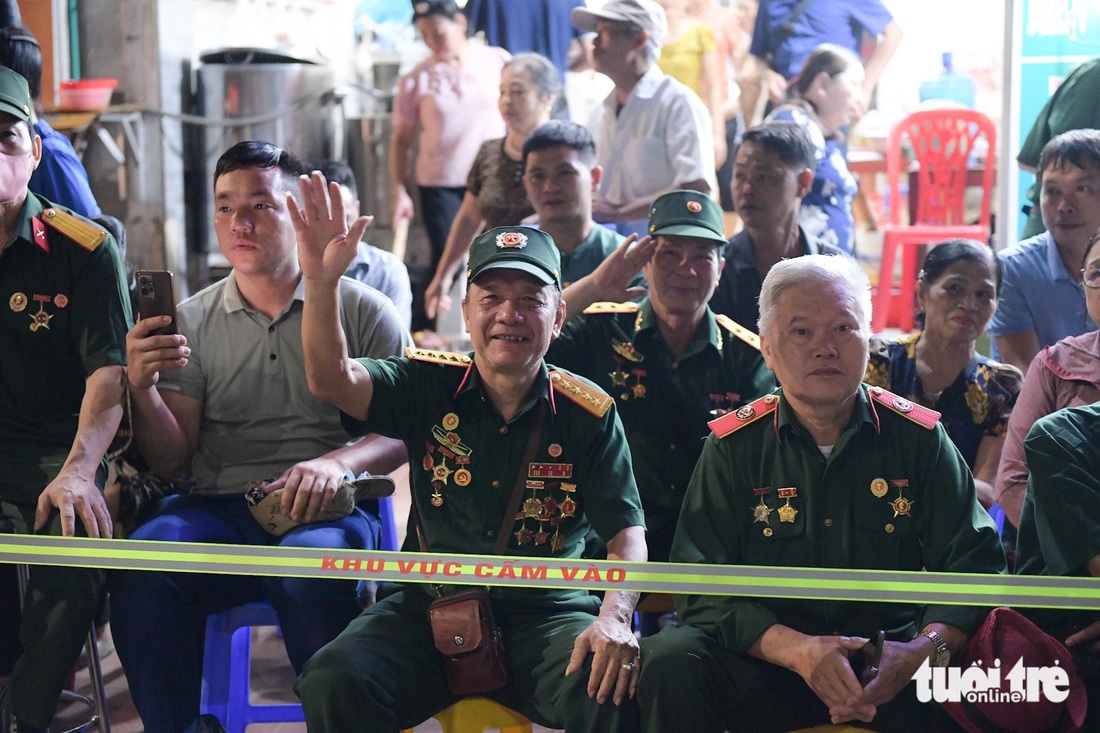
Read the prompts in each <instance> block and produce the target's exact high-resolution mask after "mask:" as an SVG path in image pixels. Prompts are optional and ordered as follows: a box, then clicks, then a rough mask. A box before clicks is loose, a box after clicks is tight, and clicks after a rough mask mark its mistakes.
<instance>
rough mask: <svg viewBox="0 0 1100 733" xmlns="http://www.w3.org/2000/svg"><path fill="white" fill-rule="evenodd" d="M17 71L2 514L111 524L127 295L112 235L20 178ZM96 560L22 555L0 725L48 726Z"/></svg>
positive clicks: (33, 141) (24, 145) (57, 528)
mask: <svg viewBox="0 0 1100 733" xmlns="http://www.w3.org/2000/svg"><path fill="white" fill-rule="evenodd" d="M30 105H31V100H30V94H29V92H28V90H27V83H26V81H25V80H24V79H23V77H21V76H19V75H18V74H16V73H15V72H13V71H11V70H10V69H6V68H3V67H0V228H2V229H3V232H2V233H0V248H2V249H0V307H2V310H0V354H3V357H0V466H3V471H2V472H0V524H2V525H3V526H2V530H0V531H6V532H17V533H21V534H29V533H31V532H39V533H48V534H54V535H61V534H64V535H74V534H75V535H85V534H86V535H88V536H91V537H110V536H111V518H110V515H109V514H108V513H107V505H106V503H105V502H104V500H103V493H102V491H103V482H104V479H105V477H106V465H105V464H104V462H103V456H104V453H105V452H106V450H107V447H108V446H109V445H110V442H111V439H112V438H113V437H114V435H115V431H116V430H117V428H118V424H119V419H120V418H121V416H122V410H123V395H124V389H123V385H124V383H125V376H124V373H123V372H124V364H125V357H126V331H127V329H128V328H129V325H130V320H131V316H130V306H129V299H128V296H127V292H126V278H125V275H124V273H123V268H122V259H121V257H120V255H119V252H118V248H117V246H116V245H115V242H114V240H113V239H111V237H110V236H109V235H108V234H107V233H106V232H104V231H103V230H102V229H100V228H98V227H97V226H95V225H94V224H92V223H90V222H88V221H87V220H85V219H83V218H80V217H78V216H76V215H74V214H72V213H71V212H69V211H68V210H66V209H62V208H60V207H57V206H55V205H54V204H52V203H50V202H49V201H46V200H45V199H42V198H39V197H37V196H35V195H33V194H29V193H28V191H27V183H28V182H29V181H30V177H31V172H32V171H33V170H34V169H35V167H36V166H37V164H38V161H39V158H40V156H41V142H40V140H39V139H38V136H37V135H34V134H33V132H32V131H31V129H30V122H29V121H30V111H31V106H30ZM99 581H100V573H99V571H97V570H93V569H86V568H64V567H39V566H35V567H32V568H31V572H30V585H29V588H28V592H27V594H26V598H25V600H26V605H25V607H24V609H23V617H22V620H21V627H20V632H19V633H20V639H21V642H22V646H23V654H22V656H21V657H20V658H19V660H18V661H17V662H16V664H15V668H14V670H13V672H12V676H11V681H10V684H9V685H8V687H7V689H6V691H5V692H4V694H3V699H2V701H0V713H2V717H3V726H4V727H3V728H2V729H3V730H5V731H7V730H13V729H17V730H19V731H28V730H29V731H34V730H44V729H45V728H46V727H47V726H48V725H49V722H50V719H51V718H52V717H53V712H54V708H55V707H56V705H57V700H58V697H59V695H60V693H61V690H62V687H63V686H64V684H65V681H66V679H67V678H68V676H69V673H70V671H71V670H72V667H73V664H74V663H75V662H76V659H77V656H78V655H79V653H80V647H81V645H82V643H83V640H84V638H85V636H86V635H87V633H88V629H89V628H90V624H91V622H92V618H93V616H94V614H95V610H96V607H97V605H98V603H99V593H100V582H99Z"/></svg>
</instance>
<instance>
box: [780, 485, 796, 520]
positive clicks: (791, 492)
mask: <svg viewBox="0 0 1100 733" xmlns="http://www.w3.org/2000/svg"><path fill="white" fill-rule="evenodd" d="M775 493H777V494H778V495H779V498H780V499H786V500H787V503H786V504H784V505H783V506H781V507H779V509H777V510H776V511H777V512H779V521H780V522H786V523H788V524H794V518H795V517H796V516H798V510H797V509H795V508H794V507H793V506H791V499H794V498H795V497H797V496H798V489H797V488H795V487H793V486H792V487H790V488H786V489H779V490H778V491H776V492H775Z"/></svg>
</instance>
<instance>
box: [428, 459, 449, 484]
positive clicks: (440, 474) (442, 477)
mask: <svg viewBox="0 0 1100 733" xmlns="http://www.w3.org/2000/svg"><path fill="white" fill-rule="evenodd" d="M452 473H453V471H452V470H451V469H450V468H448V467H447V464H446V463H440V464H439V465H438V466H436V467H435V468H434V469H432V478H433V479H435V480H436V481H438V482H440V483H441V484H445V483H447V481H448V479H449V478H450V476H451V474H452Z"/></svg>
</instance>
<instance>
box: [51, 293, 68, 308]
mask: <svg viewBox="0 0 1100 733" xmlns="http://www.w3.org/2000/svg"><path fill="white" fill-rule="evenodd" d="M53 304H54V305H56V306H57V307H58V308H64V307H65V306H67V305H68V304H69V296H67V295H65V294H64V293H58V294H57V295H55V296H53Z"/></svg>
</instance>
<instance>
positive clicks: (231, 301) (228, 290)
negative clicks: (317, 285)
mask: <svg viewBox="0 0 1100 733" xmlns="http://www.w3.org/2000/svg"><path fill="white" fill-rule="evenodd" d="M305 300H306V279H305V278H304V277H301V276H300V275H299V277H298V284H297V285H295V286H294V295H292V296H291V298H290V302H289V303H287V304H286V305H285V306H283V309H282V310H281V311H279V315H278V316H276V318H275V319H274V320H279V318H281V317H282V316H283V314H285V313H286V312H287V311H289V310H290V307H291V306H292V305H294V301H300V302H302V303H304V302H305ZM222 307H223V308H225V312H226V313H234V312H236V311H242V310H247V311H251V310H252V309H251V308H250V307H249V306H248V304H247V303H245V302H244V297H242V296H241V289H240V288H239V287H237V271H236V270H230V271H229V274H228V275H227V276H226V278H225V288H223V289H222Z"/></svg>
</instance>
